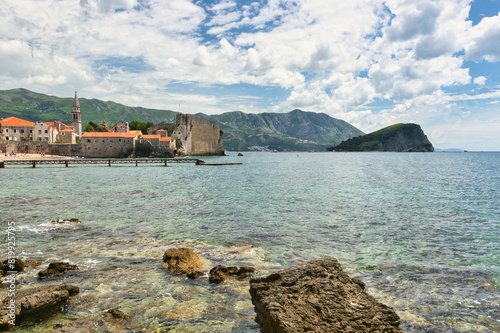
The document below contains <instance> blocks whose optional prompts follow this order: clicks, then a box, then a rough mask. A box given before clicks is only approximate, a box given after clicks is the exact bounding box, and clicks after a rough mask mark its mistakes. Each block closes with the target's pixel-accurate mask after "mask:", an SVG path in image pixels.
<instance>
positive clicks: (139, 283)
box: [0, 152, 500, 332]
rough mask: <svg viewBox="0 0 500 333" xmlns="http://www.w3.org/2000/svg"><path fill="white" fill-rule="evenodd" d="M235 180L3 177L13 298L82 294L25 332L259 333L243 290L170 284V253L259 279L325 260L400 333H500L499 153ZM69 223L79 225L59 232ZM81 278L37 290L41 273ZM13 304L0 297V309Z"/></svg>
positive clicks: (2, 173)
mask: <svg viewBox="0 0 500 333" xmlns="http://www.w3.org/2000/svg"><path fill="white" fill-rule="evenodd" d="M227 154H228V156H223V157H205V158H203V159H204V160H205V161H206V162H241V163H242V165H224V166H208V165H205V166H200V165H195V164H174V163H171V164H169V165H168V166H167V167H165V166H164V165H161V164H158V165H154V164H147V165H139V166H138V167H136V166H135V164H131V165H113V166H111V167H109V166H108V165H70V166H69V167H64V165H39V166H37V167H36V168H32V167H31V166H13V165H7V166H6V167H5V168H4V169H0V186H1V191H0V199H1V205H0V211H1V214H0V221H1V226H2V228H3V230H4V231H3V232H2V238H1V239H0V248H2V247H3V249H2V250H0V253H3V256H4V257H5V258H6V257H7V255H6V254H7V249H8V245H7V230H8V225H14V226H15V238H16V239H15V240H16V245H15V252H16V255H17V256H18V257H19V258H21V259H36V260H38V261H40V262H41V263H42V266H39V267H30V268H28V269H27V270H26V271H25V272H22V273H18V274H17V276H16V278H17V281H18V284H17V285H16V288H17V289H18V290H22V289H24V288H29V287H36V286H41V285H45V284H50V283H56V284H58V283H67V284H75V285H78V286H79V287H80V294H79V296H77V297H76V298H75V299H73V300H72V301H70V302H69V303H68V305H67V306H66V307H65V308H64V311H62V312H60V313H56V314H52V315H51V316H49V317H48V318H45V319H43V320H40V321H35V322H26V323H24V324H23V325H21V326H20V327H19V328H18V332H44V331H45V330H47V329H49V328H52V327H54V325H56V324H61V323H62V324H65V323H70V322H71V321H73V320H77V319H81V318H95V316H98V315H99V314H101V313H103V312H104V311H106V310H108V309H111V308H118V309H120V310H121V311H122V312H124V313H125V314H127V315H128V316H130V318H132V320H134V322H135V324H136V325H137V326H138V327H140V328H141V330H143V331H145V332H259V326H258V324H257V323H256V322H255V312H254V308H253V305H252V302H251V298H250V294H249V291H248V290H249V278H242V279H238V278H232V277H231V278H230V279H228V280H227V281H226V282H224V283H222V284H218V285H214V284H210V283H209V282H208V278H207V276H204V277H201V278H200V279H197V280H189V279H187V278H186V277H185V276H173V275H171V274H170V273H169V272H168V271H166V270H165V269H164V268H163V267H162V265H161V263H162V256H163V253H164V252H165V250H167V249H168V248H171V247H190V248H192V249H193V250H194V251H195V252H196V253H197V254H198V255H199V256H200V257H202V258H203V260H204V261H205V263H206V269H205V272H208V270H209V269H210V268H211V267H214V266H216V265H218V264H223V265H226V266H253V267H255V268H256V269H257V272H256V273H255V275H256V276H262V275H267V274H270V273H272V272H274V271H276V270H279V269H283V268H286V267H290V266H293V265H296V264H299V263H303V262H306V261H309V260H311V259H315V258H321V257H327V256H329V257H334V258H336V259H337V260H338V261H339V262H340V263H341V265H342V267H343V269H344V270H345V271H346V272H347V273H348V274H349V275H350V276H352V277H356V278H359V279H361V280H362V281H364V282H365V284H366V291H367V292H368V293H369V294H371V295H372V296H374V297H375V298H376V299H377V300H379V301H380V302H382V303H385V304H387V305H389V306H391V307H393V308H394V309H395V311H396V312H397V313H398V315H399V316H400V318H401V328H402V329H403V331H404V332H500V289H499V284H500V153H499V152H466V153H448V152H439V153H438V152H435V153H382V152H379V153H319V152H318V153H303V152H298V153H297V152H293V153H292V152H285V153H267V152H243V156H237V154H236V153H234V152H228V153H227ZM70 218H77V219H79V220H80V221H81V223H69V222H64V223H54V222H52V221H54V220H57V219H62V220H64V219H70ZM55 261H68V262H70V263H72V264H75V265H77V266H78V267H79V271H75V272H69V273H67V274H66V275H64V276H63V277H58V278H52V279H49V280H48V281H45V280H43V281H40V280H38V279H37V273H38V271H39V270H41V269H44V268H46V267H47V265H48V264H49V263H50V262H55ZM7 292H8V285H7V284H6V283H4V284H2V287H1V289H0V297H1V298H2V299H3V298H5V297H6V295H7Z"/></svg>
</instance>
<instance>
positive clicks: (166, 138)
mask: <svg viewBox="0 0 500 333" xmlns="http://www.w3.org/2000/svg"><path fill="white" fill-rule="evenodd" d="M171 140H172V139H171V138H170V137H169V136H163V137H161V138H160V141H171Z"/></svg>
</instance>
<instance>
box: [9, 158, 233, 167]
mask: <svg viewBox="0 0 500 333" xmlns="http://www.w3.org/2000/svg"><path fill="white" fill-rule="evenodd" d="M169 163H194V164H196V165H240V164H242V163H233V162H215V163H208V162H205V161H202V160H200V159H198V158H122V159H119V158H108V159H102V158H99V159H97V158H96V159H92V158H81V159H39V160H6V161H0V169H1V168H5V166H7V165H31V166H32V167H33V168H36V167H37V165H42V164H64V166H66V167H69V166H70V165H75V164H104V165H108V166H109V167H110V166H111V165H123V164H132V165H133V164H135V166H139V164H160V165H164V166H167V165H168V164H169Z"/></svg>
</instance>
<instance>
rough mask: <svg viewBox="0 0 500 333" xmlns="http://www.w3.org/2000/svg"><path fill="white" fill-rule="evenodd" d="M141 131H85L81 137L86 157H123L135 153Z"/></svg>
mask: <svg viewBox="0 0 500 333" xmlns="http://www.w3.org/2000/svg"><path fill="white" fill-rule="evenodd" d="M140 135H141V131H129V132H85V133H83V135H82V137H81V142H82V153H83V156H84V157H101V158H121V157H128V156H130V155H131V154H133V153H134V150H135V143H136V140H137V139H138V138H139V136H140Z"/></svg>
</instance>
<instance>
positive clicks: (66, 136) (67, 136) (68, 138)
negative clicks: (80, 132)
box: [57, 129, 76, 145]
mask: <svg viewBox="0 0 500 333" xmlns="http://www.w3.org/2000/svg"><path fill="white" fill-rule="evenodd" d="M57 142H58V143H66V144H73V145H74V144H76V131H75V130H74V129H64V130H62V131H60V132H59V134H58V135H57Z"/></svg>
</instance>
